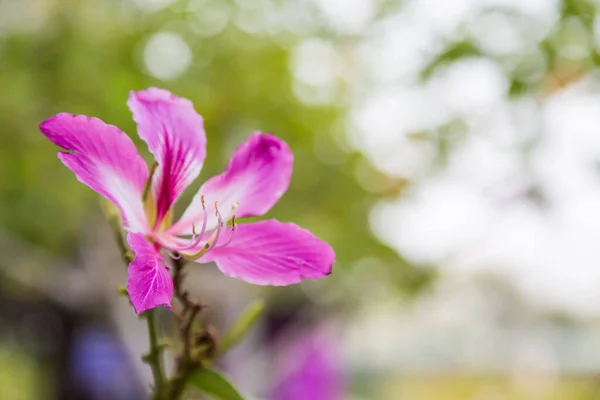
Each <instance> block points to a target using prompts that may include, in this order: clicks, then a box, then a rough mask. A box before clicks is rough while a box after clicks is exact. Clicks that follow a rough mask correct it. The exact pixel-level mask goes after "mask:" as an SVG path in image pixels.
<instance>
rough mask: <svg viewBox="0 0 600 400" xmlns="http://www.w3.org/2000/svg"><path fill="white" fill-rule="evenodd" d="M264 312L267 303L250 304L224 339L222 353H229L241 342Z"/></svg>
mask: <svg viewBox="0 0 600 400" xmlns="http://www.w3.org/2000/svg"><path fill="white" fill-rule="evenodd" d="M264 311H265V303H264V302H263V301H262V300H255V301H253V302H252V303H250V304H249V305H248V306H247V307H246V309H245V310H244V311H243V312H242V314H241V315H240V316H239V317H238V319H237V321H236V322H235V323H234V324H233V326H232V327H231V329H230V330H229V332H227V333H226V334H225V336H224V337H223V340H222V341H221V353H225V352H227V351H228V350H230V349H231V348H233V347H235V346H236V345H237V344H238V343H239V342H241V341H242V340H243V339H244V337H246V335H247V334H248V332H249V331H250V329H252V327H253V326H254V324H256V322H257V321H258V319H259V318H260V317H261V316H262V314H263V312H264Z"/></svg>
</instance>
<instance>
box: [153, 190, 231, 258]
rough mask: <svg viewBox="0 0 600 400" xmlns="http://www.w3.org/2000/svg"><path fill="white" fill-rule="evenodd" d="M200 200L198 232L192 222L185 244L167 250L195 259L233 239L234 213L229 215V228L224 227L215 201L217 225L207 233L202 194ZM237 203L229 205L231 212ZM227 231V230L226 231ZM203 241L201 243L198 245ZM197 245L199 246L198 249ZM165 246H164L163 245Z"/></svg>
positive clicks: (229, 242) (226, 244) (206, 215)
mask: <svg viewBox="0 0 600 400" xmlns="http://www.w3.org/2000/svg"><path fill="white" fill-rule="evenodd" d="M200 201H201V202H202V211H203V214H204V217H203V220H202V228H201V230H200V232H197V231H196V226H195V224H192V233H193V235H192V238H191V239H190V241H189V242H188V243H187V244H184V245H173V246H168V247H167V250H171V251H175V252H177V253H180V254H182V255H183V256H184V257H185V258H189V259H192V260H196V259H198V258H200V257H202V256H203V255H204V254H206V253H207V252H209V251H210V250H213V249H219V248H223V247H226V246H228V245H229V244H231V242H232V241H233V238H234V237H235V231H236V223H235V214H233V215H232V217H231V228H230V229H229V230H227V229H226V227H225V222H223V216H222V215H221V212H220V211H219V204H218V202H217V201H215V216H216V217H217V227H216V228H215V230H214V231H213V232H212V233H211V234H210V235H209V234H208V233H207V232H206V228H207V225H208V212H207V210H206V203H205V201H204V196H200ZM237 206H238V204H237V203H234V204H233V206H232V207H231V209H232V212H235V209H236V208H237ZM227 231H228V232H227ZM202 242H204V244H203V245H200V244H201V243H202ZM198 246H200V248H199V249H198ZM163 247H165V246H163ZM192 250H195V252H194V253H189V251H192ZM169 255H170V256H171V257H173V258H177V257H178V256H177V255H176V254H172V253H169Z"/></svg>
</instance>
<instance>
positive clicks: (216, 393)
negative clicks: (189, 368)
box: [188, 368, 244, 400]
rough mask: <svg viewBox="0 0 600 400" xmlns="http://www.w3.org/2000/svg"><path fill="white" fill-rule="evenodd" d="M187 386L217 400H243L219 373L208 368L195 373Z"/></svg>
mask: <svg viewBox="0 0 600 400" xmlns="http://www.w3.org/2000/svg"><path fill="white" fill-rule="evenodd" d="M188 385H189V386H192V387H195V388H196V389H198V390H200V391H202V392H203V393H206V394H208V395H210V396H212V397H214V398H215V399H218V400H244V398H243V397H242V395H241V394H240V393H239V392H238V391H237V389H236V388H235V387H234V386H233V385H232V384H231V382H229V381H228V380H227V378H225V377H224V376H223V375H222V374H221V373H220V372H217V371H215V370H213V369H209V368H201V369H199V370H197V371H195V372H194V373H193V374H192V375H191V376H190V379H189V380H188Z"/></svg>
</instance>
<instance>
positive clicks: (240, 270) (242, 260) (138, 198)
mask: <svg viewBox="0 0 600 400" xmlns="http://www.w3.org/2000/svg"><path fill="white" fill-rule="evenodd" d="M127 105H128V106H129V108H130V109H131V111H132V113H133V119H134V120H135V122H136V123H137V127H138V134H139V136H140V138H141V139H142V140H144V141H145V142H146V143H147V144H148V148H149V150H150V152H151V153H152V154H153V155H154V158H155V159H156V163H157V165H156V168H155V169H154V168H152V172H149V171H148V167H147V165H146V163H145V162H144V160H143V159H142V157H141V156H140V154H139V153H138V151H137V149H136V148H135V145H134V144H133V142H132V141H131V139H130V138H129V137H128V136H127V135H126V134H125V133H123V132H121V131H120V130H119V129H118V128H116V127H115V126H112V125H108V124H105V123H104V122H102V121H101V120H99V119H97V118H90V117H86V116H83V115H72V114H66V113H61V114H57V115H55V116H54V117H52V118H50V119H48V120H46V121H44V122H42V124H41V125H40V130H41V131H42V132H43V133H44V135H46V137H48V139H50V140H51V141H52V142H53V143H55V144H56V145H58V146H60V147H61V148H63V149H64V151H60V152H59V153H58V158H59V159H60V160H61V161H62V162H63V164H65V165H66V166H67V168H69V169H70V170H71V171H73V172H74V173H75V176H76V177H77V179H78V180H79V181H80V182H82V183H84V184H86V185H87V186H89V187H90V188H92V189H93V190H95V191H96V192H98V193H100V194H101V195H103V196H104V197H106V198H107V199H108V200H110V201H112V202H113V203H114V204H115V205H116V206H117V207H118V208H119V209H120V210H121V215H122V218H123V224H124V227H125V229H126V230H127V232H128V235H127V241H128V243H129V245H130V246H131V249H132V250H133V251H134V252H135V254H136V256H135V259H134V260H133V262H131V264H130V265H129V267H128V273H129V279H128V282H127V290H128V292H129V296H130V298H131V302H132V303H133V306H134V308H135V311H136V312H137V313H141V312H143V311H145V310H148V309H150V308H153V307H157V306H160V305H166V306H167V307H169V308H170V307H171V305H170V304H171V297H172V295H173V281H172V279H171V276H170V275H169V272H168V269H169V264H168V263H167V262H166V259H165V255H164V254H163V253H166V254H173V253H172V252H177V253H179V254H181V255H182V256H184V257H186V258H189V259H192V260H195V261H196V262H199V263H208V262H211V261H214V262H215V263H216V264H217V266H218V268H219V269H220V270H221V271H222V272H223V273H224V274H225V275H228V276H231V277H234V278H238V279H242V280H244V281H246V282H250V283H254V284H257V285H289V284H293V283H297V282H299V281H300V280H302V279H303V278H309V279H316V278H319V277H322V276H324V275H328V274H330V273H331V268H332V264H333V262H334V261H335V254H334V252H333V250H332V248H331V247H330V246H329V245H328V244H327V243H326V242H324V241H322V240H320V239H318V238H317V237H315V236H314V235H313V234H312V233H310V232H309V231H307V230H305V229H302V228H300V227H299V226H297V225H295V224H292V223H282V222H279V221H277V220H274V219H271V220H266V221H260V222H254V223H247V224H241V225H237V224H236V220H235V218H236V217H250V216H260V215H263V214H265V213H266V212H267V211H268V210H269V209H270V208H271V207H273V205H274V204H275V203H276V202H277V201H278V200H279V198H280V197H281V196H282V195H283V193H284V192H285V191H286V190H287V188H288V186H289V182H290V177H291V174H292V163H293V155H292V153H291V151H290V149H289V147H288V145H287V144H286V143H285V142H284V141H282V140H281V139H279V138H277V137H275V136H272V135H267V134H263V133H260V132H256V133H254V134H253V135H252V136H250V138H249V139H248V140H247V141H246V142H245V143H243V144H242V145H241V146H240V147H238V148H237V150H236V151H235V153H234V154H233V157H232V158H231V160H230V161H229V165H228V166H227V168H226V169H225V171H224V172H223V173H222V174H220V175H217V176H215V177H213V178H211V179H209V180H208V181H206V182H205V183H204V184H203V185H202V186H201V187H200V190H199V191H198V193H197V194H196V196H195V197H194V199H193V201H192V203H191V204H190V206H189V207H188V208H187V210H186V211H185V212H184V213H183V216H182V217H181V218H180V219H179V221H177V222H176V223H174V224H171V220H172V207H173V205H174V203H175V202H176V201H177V199H178V198H179V196H180V195H181V194H182V193H183V191H184V190H185V189H186V188H187V187H188V185H189V184H190V183H192V181H194V179H196V177H198V175H199V173H200V170H201V168H202V165H203V163H204V157H205V155H206V136H205V133H204V128H203V120H202V117H201V116H200V115H198V113H196V111H195V110H194V106H193V105H192V103H191V102H190V101H189V100H187V99H183V98H179V97H176V96H174V95H172V94H171V93H170V92H168V91H166V90H163V89H157V88H149V89H147V90H143V91H139V92H131V94H130V96H129V100H128V102H127ZM227 221H231V225H230V226H229V227H227V226H226V223H227Z"/></svg>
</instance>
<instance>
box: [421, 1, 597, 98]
mask: <svg viewBox="0 0 600 400" xmlns="http://www.w3.org/2000/svg"><path fill="white" fill-rule="evenodd" d="M597 7H598V6H597V2H595V1H592V0H561V1H560V2H559V10H560V11H559V12H560V14H559V18H558V20H557V21H556V24H554V25H553V26H552V27H551V28H550V29H549V30H548V31H547V32H545V34H544V37H543V38H542V40H540V41H539V42H538V43H537V45H536V48H534V49H529V51H525V52H518V51H512V52H508V53H507V54H494V53H492V52H490V51H489V50H487V49H485V48H484V47H482V46H480V45H479V44H478V43H477V42H478V39H479V38H477V37H475V36H474V35H472V34H467V33H465V34H463V35H460V39H459V40H455V41H449V42H448V43H447V44H446V45H445V46H443V48H442V50H441V51H440V52H439V53H438V54H437V55H436V56H435V57H433V59H431V60H430V61H429V63H428V64H427V65H426V66H425V67H424V68H423V70H422V71H421V77H422V79H423V80H427V79H429V78H430V77H431V76H432V75H434V73H435V72H436V71H437V70H438V69H439V68H441V67H444V66H447V65H448V64H451V63H453V62H457V61H461V60H464V59H465V58H468V57H486V58H490V59H492V60H493V61H495V62H497V63H498V64H499V65H500V66H502V67H503V69H504V71H505V73H506V75H507V77H509V79H510V89H509V95H510V96H511V97H519V96H525V95H527V96H532V95H534V96H536V95H537V96H544V95H546V94H548V93H551V92H553V91H555V90H557V89H560V88H563V87H565V86H567V85H568V84H570V83H573V82H575V81H577V80H578V79H579V78H580V77H582V76H583V75H585V74H587V73H589V72H591V71H592V70H594V69H596V68H598V67H599V66H600V46H598V43H597V40H596V38H595V32H596V31H598V29H599V27H598V26H597V25H598V23H599V22H598V19H597ZM488 16H501V17H502V18H505V19H507V20H508V21H510V24H511V25H512V26H514V27H517V29H518V30H519V32H520V34H521V35H522V37H527V35H530V32H529V31H530V30H531V28H532V27H535V26H537V25H538V24H539V21H536V20H535V19H532V18H529V17H525V16H524V15H522V14H519V13H515V12H514V10H511V9H507V8H503V7H489V8H487V9H484V10H482V11H481V12H480V14H479V15H477V16H476V17H475V18H474V20H478V19H483V18H486V17H488ZM492 29H493V28H492ZM573 47H578V48H580V49H578V51H576V52H573Z"/></svg>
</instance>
